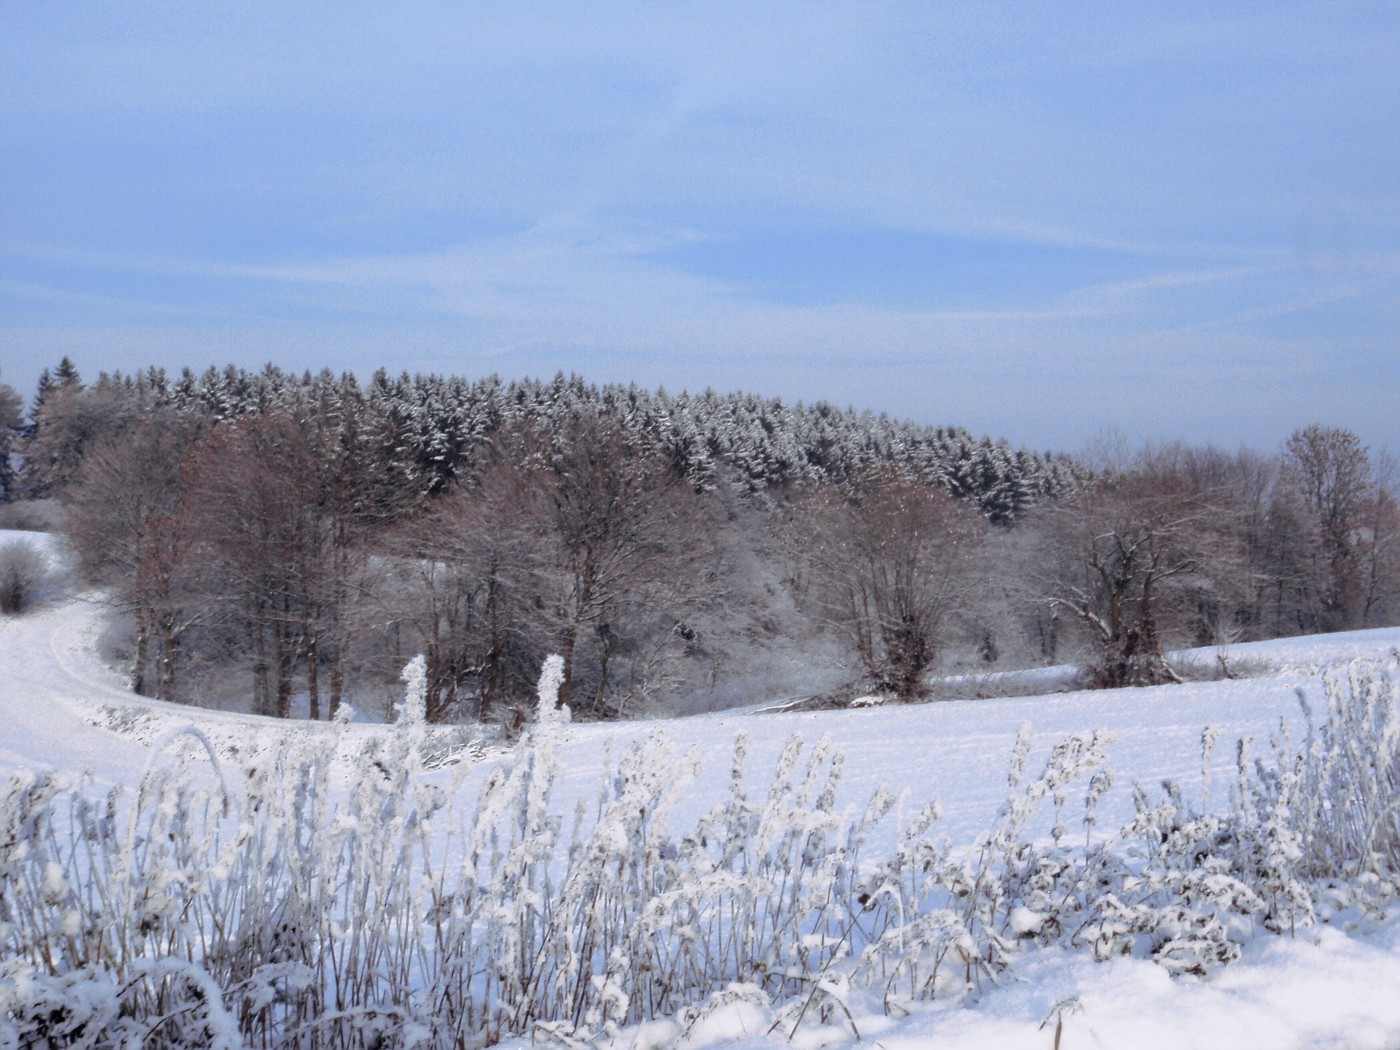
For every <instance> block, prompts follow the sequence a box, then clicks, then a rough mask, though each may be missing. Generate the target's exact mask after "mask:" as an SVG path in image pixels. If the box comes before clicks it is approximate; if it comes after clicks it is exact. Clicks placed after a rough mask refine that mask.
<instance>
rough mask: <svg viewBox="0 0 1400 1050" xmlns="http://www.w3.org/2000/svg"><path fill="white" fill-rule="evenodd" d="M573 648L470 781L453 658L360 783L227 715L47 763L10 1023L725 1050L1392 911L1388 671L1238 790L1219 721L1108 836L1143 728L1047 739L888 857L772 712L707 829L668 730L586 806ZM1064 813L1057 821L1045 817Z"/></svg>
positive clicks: (1177, 969)
mask: <svg viewBox="0 0 1400 1050" xmlns="http://www.w3.org/2000/svg"><path fill="white" fill-rule="evenodd" d="M559 672H560V666H559V664H558V663H557V662H554V663H551V664H550V665H547V666H546V669H545V673H544V675H543V677H542V680H541V688H540V707H539V711H540V720H539V722H538V723H537V725H536V726H535V728H534V729H533V731H532V733H531V735H530V737H529V739H528V741H527V742H526V744H524V745H523V746H522V748H521V749H520V751H519V752H518V753H517V754H516V755H514V756H513V757H512V759H511V761H509V762H506V763H502V764H500V765H498V766H497V768H496V769H495V770H494V771H493V772H492V773H491V774H490V776H489V777H488V778H487V780H486V781H485V783H484V784H483V786H482V787H481V790H480V792H479V794H478V795H477V797H476V799H475V801H474V802H472V803H468V802H467V801H466V800H467V799H468V798H469V797H470V796H469V795H467V794H465V793H463V792H461V791H460V790H451V785H448V786H447V787H445V786H444V785H443V784H442V783H441V782H438V781H435V780H434V779H433V778H432V777H430V776H429V775H428V774H427V771H426V770H425V767H424V762H423V747H424V743H425V739H426V729H425V726H424V725H423V722H422V706H423V686H422V682H423V670H422V664H421V662H415V663H414V664H412V665H410V667H409V668H407V669H406V671H405V678H406V681H407V692H406V699H405V703H404V705H403V709H402V713H401V719H400V722H399V724H398V725H397V727H396V728H395V729H394V731H392V732H390V733H387V734H378V735H368V736H366V737H364V739H363V742H362V752H361V755H360V761H359V762H358V763H357V764H356V765H355V767H354V768H355V770H356V772H354V773H352V774H351V775H349V776H348V777H347V778H346V779H344V780H343V781H342V782H341V783H337V782H336V781H337V778H336V777H335V776H334V775H333V769H334V768H335V767H336V763H335V761H334V759H335V755H336V743H335V741H334V740H333V739H331V738H327V737H324V736H322V737H320V738H317V737H310V738H307V739H304V740H297V739H295V738H291V739H289V740H288V741H287V742H286V743H285V746H284V747H282V748H281V749H280V750H279V751H278V752H277V753H276V754H275V755H267V754H264V755H263V756H261V757H260V758H259V759H258V761H257V762H256V763H255V764H248V765H243V766H233V767H231V766H230V764H229V763H224V762H220V761H218V759H217V756H216V753H215V751H214V748H213V746H212V744H211V743H210V742H209V741H208V739H207V738H206V737H205V736H204V734H202V733H201V732H200V731H198V730H196V729H193V728H191V729H188V730H186V731H184V732H182V733H177V734H175V735H174V736H172V738H171V739H169V740H167V741H163V742H161V743H160V745H159V746H158V747H157V748H156V750H155V753H154V754H155V756H156V758H157V759H158V761H154V762H153V763H152V764H151V766H150V768H149V769H148V770H147V772H146V774H145V775H144V776H143V777H142V779H141V781H140V783H139V785H138V786H137V788H136V790H135V792H134V794H133V795H131V796H126V797H123V796H122V795H121V793H119V792H111V793H108V794H107V795H106V796H105V797H103V796H100V795H98V796H94V795H93V794H92V793H90V792H87V791H85V790H83V786H82V785H81V784H77V785H72V784H70V783H68V782H67V780H66V778H65V777H64V776H63V775H62V774H59V773H47V774H33V773H21V774H17V775H15V776H14V777H12V778H11V780H10V782H9V784H8V786H7V787H6V789H5V792H4V796H3V798H0V843H3V845H2V846H0V887H3V889H4V891H5V893H4V898H3V899H4V901H5V905H4V911H3V914H0V923H3V927H0V943H2V944H3V945H4V952H5V957H6V960H7V961H6V962H5V963H4V964H3V967H4V968H3V971H0V974H3V976H0V1017H3V1018H4V1019H5V1023H6V1024H7V1025H8V1026H9V1027H10V1028H11V1029H12V1031H13V1034H14V1036H15V1038H16V1039H17V1040H18V1042H19V1043H20V1044H21V1045H30V1044H33V1043H35V1042H42V1041H49V1042H50V1044H51V1045H70V1044H71V1043H72V1042H74V1041H80V1040H81V1039H83V1038H86V1037H88V1036H92V1035H93V1034H95V1033H99V1032H100V1033H104V1035H103V1038H104V1039H105V1040H107V1041H109V1042H110V1043H111V1044H113V1045H123V1044H125V1043H139V1044H142V1045H164V1046H172V1047H184V1046H210V1045H220V1046H229V1047H235V1046H242V1045H249V1044H251V1045H270V1046H292V1045H302V1044H307V1045H317V1046H320V1045H325V1046H341V1045H370V1044H372V1045H426V1046H458V1045H483V1044H489V1043H493V1042H497V1041H499V1040H501V1039H502V1038H505V1037H511V1036H515V1037H524V1036H529V1037H532V1038H536V1039H538V1038H549V1039H553V1040H555V1041H556V1042H558V1043H559V1044H560V1045H589V1044H597V1043H600V1042H603V1041H616V1040H619V1039H626V1038H628V1037H631V1038H632V1039H633V1041H634V1042H637V1041H639V1040H642V1039H648V1040H655V1039H656V1038H663V1041H664V1040H671V1041H677V1040H682V1039H689V1040H691V1041H692V1042H694V1041H695V1040H696V1039H702V1040H703V1039H706V1038H710V1037H711V1036H713V1035H715V1034H719V1033H722V1032H723V1031H725V1030H727V1027H728V1026H730V1025H732V1024H733V1023H734V1022H735V1021H736V1019H737V1020H738V1021H740V1022H744V1023H748V1024H757V1025H758V1026H760V1027H763V1029H764V1032H763V1034H764V1036H765V1037H766V1036H770V1035H779V1034H780V1035H782V1036H784V1037H786V1038H788V1039H798V1038H799V1036H802V1035H803V1033H804V1030H805V1032H806V1035H805V1036H803V1038H804V1039H806V1040H811V1039H817V1040H819V1041H829V1040H831V1039H833V1038H839V1039H847V1040H858V1039H861V1038H862V1037H863V1033H862V1031H861V1023H862V1022H867V1023H868V1021H869V1019H872V1018H874V1019H876V1024H875V1027H876V1028H877V1029H880V1030H882V1031H883V1030H885V1028H886V1022H890V1021H902V1020H908V1019H911V1018H916V1017H917V1018H920V1019H921V1021H920V1022H919V1023H922V1022H923V1021H926V1020H927V1019H928V1017H929V1016H930V1015H929V1014H928V1013H927V1011H926V1010H925V1009H924V1008H923V1004H925V1003H927V1002H929V1001H933V1002H947V1003H964V1004H970V1003H975V1002H977V1001H978V1000H979V999H981V998H983V997H984V996H987V995H990V994H991V993H993V992H994V991H995V990H996V989H998V988H999V987H1000V986H1002V985H1004V984H1005V983H1006V982H1007V981H1008V980H1012V981H1014V980H1015V979H1016V974H1017V969H1018V964H1020V963H1022V961H1023V960H1028V965H1029V967H1030V969H1031V971H1034V970H1035V968H1037V967H1040V966H1044V965H1045V960H1046V959H1049V958H1055V957H1063V956H1065V955H1066V953H1072V952H1077V953H1080V954H1082V955H1083V956H1086V957H1088V958H1091V959H1094V960H1097V961H1100V962H1104V961H1111V960H1117V959H1129V960H1147V959H1150V960H1152V961H1154V962H1155V963H1156V964H1157V965H1158V966H1160V967H1161V969H1162V970H1163V971H1164V972H1166V973H1169V974H1176V975H1188V976H1195V977H1206V976H1209V975H1212V974H1214V973H1216V972H1217V971H1219V970H1220V969H1221V968H1223V967H1224V966H1225V965H1226V964H1229V963H1233V962H1235V961H1237V960H1238V959H1239V958H1240V957H1241V955H1242V954H1243V951H1244V949H1245V948H1246V947H1247V946H1249V945H1250V944H1251V943H1252V942H1253V941H1255V940H1256V939H1257V937H1258V936H1259V935H1260V934H1261V933H1264V932H1265V931H1267V932H1268V935H1270V936H1272V935H1276V934H1285V933H1286V934H1288V935H1290V936H1296V935H1297V933H1298V931H1299V930H1300V929H1302V930H1304V931H1305V932H1306V933H1308V934H1309V935H1311V936H1313V937H1314V939H1316V931H1317V930H1318V929H1319V926H1318V921H1319V916H1320V915H1326V916H1327V917H1329V918H1332V919H1333V920H1336V919H1337V918H1339V917H1342V918H1345V919H1350V920H1356V919H1360V918H1363V917H1365V916H1367V915H1370V916H1374V917H1382V916H1384V914H1385V912H1386V910H1387V909H1389V908H1391V907H1392V906H1393V904H1394V897H1395V887H1394V883H1393V879H1394V877H1395V875H1396V873H1397V871H1398V870H1400V809H1397V799H1396V794H1395V790H1394V788H1395V786H1396V783H1395V782H1396V777H1397V775H1400V722H1397V716H1396V706H1395V704H1396V687H1395V683H1394V680H1393V678H1391V677H1390V676H1389V675H1388V674H1387V673H1385V671H1383V670H1382V669H1380V668H1370V669H1367V668H1362V667H1360V666H1359V665H1353V667H1352V668H1351V669H1350V670H1349V671H1348V672H1347V673H1346V674H1340V673H1338V674H1334V675H1333V676H1331V677H1330V678H1329V679H1328V680H1327V689H1326V697H1327V713H1326V718H1325V721H1323V722H1322V724H1321V725H1320V726H1318V727H1317V729H1316V731H1315V732H1314V733H1311V734H1310V735H1309V737H1308V740H1307V743H1306V744H1305V746H1303V747H1302V748H1301V749H1294V748H1293V747H1292V745H1291V744H1290V743H1289V741H1288V739H1287V737H1286V735H1280V736H1279V737H1277V738H1276V739H1275V741H1274V746H1273V761H1271V762H1258V763H1251V762H1250V761H1249V756H1248V752H1247V748H1246V747H1245V746H1244V745H1241V746H1240V747H1239V749H1238V758H1237V769H1238V780H1237V782H1236V784H1235V789H1234V792H1233V795H1232V797H1231V798H1230V800H1229V802H1228V805H1226V806H1224V807H1221V808H1219V810H1218V811H1212V810H1211V809H1210V807H1209V806H1208V802H1209V783H1210V776H1209V769H1210V757H1211V752H1212V751H1213V749H1214V747H1215V746H1216V744H1217V743H1218V739H1217V737H1216V734H1214V733H1213V732H1206V733H1205V734H1203V740H1202V745H1203V753H1202V759H1201V770H1202V774H1201V776H1202V780H1201V787H1200V790H1199V793H1198V796H1197V798H1196V799H1195V801H1188V795H1189V794H1190V793H1189V792H1188V791H1187V790H1186V789H1185V788H1184V787H1183V786H1181V785H1178V784H1174V783H1168V784H1165V785H1163V787H1162V789H1161V790H1159V791H1156V792H1152V791H1148V790H1146V789H1143V788H1137V789H1136V790H1135V792H1134V795H1135V810H1136V812H1135V815H1134V817H1133V818H1132V819H1131V820H1130V821H1128V822H1127V823H1126V824H1124V825H1123V826H1122V827H1121V828H1119V829H1117V830H1116V831H1114V832H1111V833H1109V834H1105V833H1104V832H1105V830H1106V829H1104V828H1103V827H1102V826H1101V825H1100V813H1099V803H1100V802H1101V801H1102V799H1103V798H1104V796H1105V795H1106V794H1107V792H1108V791H1109V789H1110V787H1111V785H1112V777H1111V774H1110V773H1109V771H1108V750H1107V749H1108V747H1109V746H1110V744H1111V734H1107V733H1099V732H1091V733H1086V734H1079V735H1075V736H1071V737H1069V738H1066V739H1065V740H1062V741H1061V742H1059V743H1058V744H1056V745H1055V746H1054V747H1053V748H1052V749H1051V751H1050V754H1049V756H1048V758H1047V759H1046V761H1045V765H1044V768H1043V770H1042V771H1041V772H1040V774H1039V775H1038V776H1034V777H1032V776H1029V775H1028V774H1027V770H1028V765H1027V764H1028V761H1029V756H1030V753H1031V734H1030V731H1029V729H1025V730H1023V731H1022V732H1021V733H1020V734H1019V735H1018V738H1017V741H1016V745H1015V748H1014V750H1013V753H1012V756H1011V759H1010V774H1009V777H1008V797H1007V799H1006V801H1005V802H1004V804H1003V805H1002V806H1001V808H1000V811H999V812H998V814H997V817H996V820H995V821H994V822H993V824H992V826H991V827H990V828H989V829H988V830H987V831H986V832H985V833H983V834H982V835H980V836H978V838H977V839H976V841H974V842H973V843H971V844H970V846H957V845H954V844H953V843H951V842H950V841H949V840H948V839H947V838H946V836H944V835H943V834H942V832H941V829H940V827H939V810H938V807H937V805H936V804H928V805H924V806H922V807H920V808H918V809H917V810H915V811H913V812H903V813H900V814H899V818H898V819H897V820H896V823H897V824H898V825H899V826H898V829H897V835H898V841H897V845H896V847H895V848H894V849H893V850H892V851H890V852H889V853H887V854H883V855H882V854H873V853H871V852H869V851H868V850H867V846H868V843H869V839H870V837H871V836H870V832H871V830H872V829H873V828H874V827H875V826H877V825H879V824H880V823H882V822H883V821H885V820H887V819H888V818H890V817H891V815H892V814H893V813H895V812H896V811H897V810H898V809H900V807H899V806H898V802H899V800H898V799H896V797H895V796H894V795H893V794H891V793H890V792H888V791H887V790H879V791H877V792H875V793H874V794H873V795H872V797H871V798H870V799H869V801H868V803H867V805H866V806H865V807H864V809H863V810H862V811H860V812H858V813H851V812H849V811H843V810H842V809H841V808H839V807H838V803H837V790H836V789H837V784H838V783H839V781H840V778H841V771H842V767H843V760H842V757H841V755H840V753H839V751H838V750H837V749H836V748H835V747H834V745H832V743H831V742H830V739H829V738H824V739H823V740H822V741H821V742H819V743H818V744H817V745H816V746H815V747H814V748H812V749H811V750H810V751H806V752H804V747H803V744H802V741H801V739H800V737H793V738H791V739H790V740H789V742H788V743H787V744H786V746H785V747H784V748H783V751H782V753H781V755H780V757H779V760H778V764H777V768H776V770H775V772H774V775H773V778H772V780H771V782H770V783H768V784H767V785H765V786H762V787H761V788H759V789H757V790H756V789H755V787H754V785H752V784H751V783H750V780H749V774H748V763H747V751H748V749H749V746H750V741H749V740H748V738H747V737H746V736H744V735H740V736H739V737H738V738H737V740H736V742H735V746H734V753H733V758H732V762H731V764H730V772H729V778H728V790H727V792H725V793H724V794H723V795H722V797H721V798H719V799H718V800H717V801H716V803H715V805H714V806H713V807H712V808H711V809H710V810H709V811H708V812H706V813H705V814H704V815H703V816H702V817H701V818H700V819H699V820H698V821H696V822H694V823H686V822H680V821H677V820H676V819H675V818H676V810H677V803H678V802H679V801H680V799H681V798H682V797H683V796H684V794H685V792H686V790H687V788H688V787H689V784H690V780H691V777H692V776H693V774H694V773H696V772H698V770H697V768H696V755H695V753H694V752H691V753H689V754H686V753H682V752H680V751H679V749H678V748H677V747H676V745H675V744H674V743H672V741H671V740H670V739H669V738H668V737H667V736H666V735H665V734H663V733H660V732H654V733H652V734H651V735H650V736H648V737H647V738H645V739H644V740H643V741H641V742H640V743H639V744H637V745H635V746H633V747H631V748H630V749H628V750H627V751H626V752H625V753H623V754H621V755H619V756H617V758H616V760H615V761H613V762H612V763H610V764H608V765H607V766H606V767H605V775H604V776H603V778H602V783H601V784H600V785H598V787H597V793H596V796H595V797H594V799H593V801H592V803H591V804H588V803H587V802H586V801H585V800H584V799H582V798H580V799H578V800H577V805H576V807H575V812H574V816H573V819H572V821H570V822H569V823H568V824H567V825H566V823H565V822H564V821H562V820H561V819H560V816H559V814H558V812H557V811H556V808H555V806H554V805H553V803H554V801H555V800H554V798H553V796H554V794H555V790H556V786H557V782H558V780H559V779H560V774H561V771H562V767H561V762H560V754H559V748H558V744H559V741H560V738H561V736H562V735H563V734H565V733H566V732H567V729H566V726H565V724H564V723H562V722H560V721H559V715H558V714H557V713H555V711H554V695H555V692H556V691H557V688H558V683H559V680H560V677H561V676H560V673H559ZM196 759H199V761H196ZM1072 798H1074V799H1077V800H1080V801H1078V802H1077V803H1076V802H1072V801H1071V799H1072ZM1041 810H1045V811H1047V813H1048V816H1049V818H1050V825H1049V834H1048V836H1036V835H1033V834H1030V833H1028V829H1029V828H1030V827H1031V826H1032V817H1034V816H1035V815H1036V814H1037V813H1038V812H1039V811H1041ZM566 826H567V828H568V830H569V833H568V835H566V834H565V830H566ZM1319 943H1321V941H1319ZM1082 1009H1083V1002H1082V998H1080V999H1077V1000H1076V999H1074V998H1073V997H1071V998H1069V999H1065V1000H1063V1001H1058V1005H1053V1004H1052V1006H1051V1008H1050V1012H1049V1013H1048V1014H1047V1017H1046V1020H1047V1021H1053V1023H1054V1025H1055V1026H1056V1027H1057V1028H1059V1029H1061V1032H1062V1031H1063V1029H1064V1027H1065V1025H1066V1024H1070V1023H1073V1019H1074V1016H1077V1015H1076V1014H1075V1011H1076V1010H1078V1011H1082ZM1052 1015H1053V1016H1052ZM910 1023H911V1024H913V1023H915V1022H913V1021H910ZM697 1033H698V1034H697ZM707 1033H708V1034H707ZM865 1034H868V1032H867V1033H865ZM882 1042H883V1038H882Z"/></svg>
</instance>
